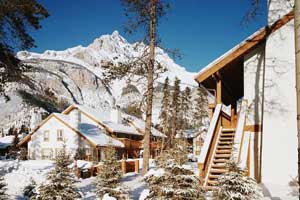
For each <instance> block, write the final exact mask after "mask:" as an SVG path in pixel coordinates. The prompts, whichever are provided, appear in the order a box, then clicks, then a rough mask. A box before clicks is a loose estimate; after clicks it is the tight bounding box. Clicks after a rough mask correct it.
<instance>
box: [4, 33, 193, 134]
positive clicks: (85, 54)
mask: <svg viewBox="0 0 300 200" xmlns="http://www.w3.org/2000/svg"><path fill="white" fill-rule="evenodd" d="M144 47H145V46H144V45H143V44H139V45H137V44H130V43H128V42H127V41H126V40H125V39H124V38H123V37H122V36H120V35H119V33H118V32H117V31H115V32H113V33H112V34H111V35H103V36H101V37H99V38H97V39H95V40H94V42H93V43H92V44H90V45H88V46H87V47H82V46H77V47H73V48H69V49H66V50H64V51H51V50H47V51H45V52H44V53H42V54H38V53H31V52H27V51H22V52H19V53H18V54H17V56H18V57H19V58H20V59H21V60H22V61H23V62H24V63H27V64H28V65H30V66H32V71H31V72H28V73H27V75H28V76H29V77H30V78H31V80H32V81H33V85H32V87H29V86H26V85H23V84H18V83H13V84H10V85H9V86H8V88H7V89H6V92H7V94H8V95H9V97H10V99H9V100H8V101H7V100H6V99H5V98H4V97H0V110H1V114H0V127H2V128H3V129H7V128H9V127H11V126H12V125H14V124H15V125H16V126H20V125H21V124H24V123H25V124H26V125H30V124H31V126H32V127H33V126H34V125H35V124H36V123H37V122H38V121H40V119H41V117H42V116H46V115H47V114H49V113H51V112H58V111H61V110H63V109H64V108H65V107H66V106H68V105H70V104H72V103H78V104H84V105H86V106H90V107H96V108H98V107H101V108H109V107H111V106H113V105H114V104H117V105H119V106H121V107H122V108H125V107H127V106H128V105H133V104H138V103H139V102H140V101H141V99H142V98H143V94H144V92H145V85H144V83H145V82H135V81H132V82H126V81H125V80H118V81H115V82H113V83H112V84H111V85H110V86H106V85H105V84H103V82H102V80H103V68H102V66H103V65H105V64H106V63H108V62H112V63H117V62H125V61H127V60H128V59H130V58H132V57H136V56H139V55H140V54H141V53H142V52H143V49H144ZM156 60H157V61H159V62H160V64H161V65H162V66H164V67H165V68H167V69H168V71H167V72H165V73H163V74H161V76H160V77H159V78H158V80H157V81H156V82H155V91H156V93H155V99H154V116H153V118H154V121H155V122H157V118H158V114H159V110H160V102H161V98H162V90H161V89H160V88H161V86H162V83H163V81H164V79H165V78H166V77H169V79H170V83H171V84H172V82H173V80H174V78H175V77H178V78H180V79H181V81H182V85H181V86H182V88H184V87H186V86H190V87H192V88H194V89H193V90H195V87H196V83H195V82H194V75H195V74H194V73H190V72H187V71H186V70H185V69H184V68H183V67H181V66H179V65H177V64H176V63H175V62H174V61H173V60H172V59H171V58H170V57H169V56H168V55H167V54H166V53H165V52H164V51H163V50H162V49H160V48H157V49H156ZM194 94H195V91H194ZM193 96H195V95H193ZM0 130H1V129H0Z"/></svg>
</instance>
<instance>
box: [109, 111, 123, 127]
mask: <svg viewBox="0 0 300 200" xmlns="http://www.w3.org/2000/svg"><path fill="white" fill-rule="evenodd" d="M110 119H111V121H112V122H115V123H117V124H121V123H122V116H121V111H120V110H119V108H112V109H111V111H110Z"/></svg>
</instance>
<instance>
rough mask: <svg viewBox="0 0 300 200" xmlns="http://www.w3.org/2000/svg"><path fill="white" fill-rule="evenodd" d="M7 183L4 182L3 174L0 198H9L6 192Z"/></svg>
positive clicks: (0, 177)
mask: <svg viewBox="0 0 300 200" xmlns="http://www.w3.org/2000/svg"><path fill="white" fill-rule="evenodd" d="M6 186H7V185H6V183H5V182H4V178H3V176H2V175H0V199H1V200H5V199H8V197H7V194H6V190H7V188H6Z"/></svg>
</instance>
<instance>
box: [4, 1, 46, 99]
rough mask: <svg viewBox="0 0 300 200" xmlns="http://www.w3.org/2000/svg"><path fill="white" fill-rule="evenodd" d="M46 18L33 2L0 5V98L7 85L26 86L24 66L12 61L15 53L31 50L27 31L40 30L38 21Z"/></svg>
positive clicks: (14, 59)
mask: <svg viewBox="0 0 300 200" xmlns="http://www.w3.org/2000/svg"><path fill="white" fill-rule="evenodd" d="M48 16H49V14H48V12H47V10H46V9H45V8H44V7H43V6H42V5H41V4H39V3H38V2H37V1H36V0H22V1H20V0H1V1H0V94H1V93H3V91H4V86H5V84H6V83H7V82H13V81H19V82H23V83H26V80H28V79H26V78H27V77H26V76H25V75H24V74H23V72H24V71H25V70H26V69H28V66H26V65H23V64H22V63H21V62H20V60H18V59H17V58H16V57H15V52H16V51H18V50H25V49H29V48H32V47H34V40H33V38H32V37H31V36H30V35H29V33H28V32H29V30H30V29H36V30H38V29H40V28H41V25H40V21H41V20H42V19H44V18H46V17H48Z"/></svg>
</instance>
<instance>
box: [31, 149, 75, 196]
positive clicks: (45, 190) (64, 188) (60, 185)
mask: <svg viewBox="0 0 300 200" xmlns="http://www.w3.org/2000/svg"><path fill="white" fill-rule="evenodd" d="M71 164H72V161H71V159H70V156H69V154H67V152H66V146H65V145H64V147H63V149H62V150H61V151H60V152H59V154H58V155H57V156H56V159H55V168H54V169H53V170H52V171H50V172H49V174H48V175H47V181H46V183H44V184H42V185H41V186H39V187H38V191H37V195H35V196H34V197H33V199H37V200H52V199H63V200H73V199H76V198H79V197H80V195H79V193H78V191H77V188H76V187H75V185H74V184H75V182H76V180H75V176H74V173H73V169H71V168H70V167H69V165H71Z"/></svg>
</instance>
